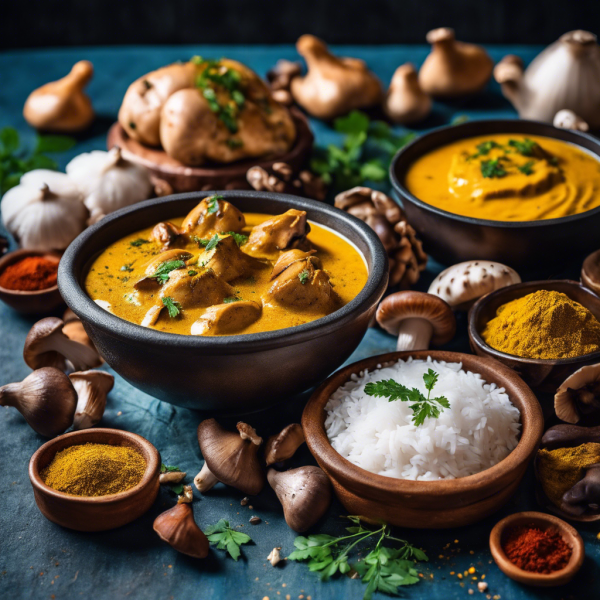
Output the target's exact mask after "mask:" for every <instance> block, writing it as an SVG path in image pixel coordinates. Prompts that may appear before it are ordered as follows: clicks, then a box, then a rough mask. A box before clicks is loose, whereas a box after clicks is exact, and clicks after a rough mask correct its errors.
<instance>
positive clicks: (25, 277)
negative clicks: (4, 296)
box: [0, 256, 58, 292]
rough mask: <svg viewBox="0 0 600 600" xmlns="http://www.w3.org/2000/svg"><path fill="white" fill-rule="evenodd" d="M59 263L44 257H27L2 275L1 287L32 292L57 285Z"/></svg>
mask: <svg viewBox="0 0 600 600" xmlns="http://www.w3.org/2000/svg"><path fill="white" fill-rule="evenodd" d="M57 273H58V262H56V261H53V260H49V259H47V258H44V257H43V256H27V257H25V258H23V259H21V260H19V261H17V262H16V263H13V264H12V265H8V267H6V268H5V269H4V270H3V271H2V273H0V287H3V288H5V289H7V290H19V291H23V292H32V291H36V290H45V289H47V288H50V287H52V286H54V285H56V276H57Z"/></svg>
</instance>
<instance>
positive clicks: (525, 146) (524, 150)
mask: <svg viewBox="0 0 600 600" xmlns="http://www.w3.org/2000/svg"><path fill="white" fill-rule="evenodd" d="M508 145H509V146H511V147H512V148H514V149H515V150H516V151H517V152H518V153H519V154H521V155H522V156H533V153H534V152H535V150H536V149H537V148H538V144H537V142H534V141H533V140H530V139H529V138H524V139H523V140H509V141H508Z"/></svg>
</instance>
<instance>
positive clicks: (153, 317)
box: [85, 196, 368, 336]
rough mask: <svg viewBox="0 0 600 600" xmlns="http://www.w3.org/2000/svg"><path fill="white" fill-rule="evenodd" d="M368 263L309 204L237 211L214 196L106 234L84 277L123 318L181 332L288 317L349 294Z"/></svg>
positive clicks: (322, 308)
mask: <svg viewBox="0 0 600 600" xmlns="http://www.w3.org/2000/svg"><path fill="white" fill-rule="evenodd" d="M367 277H368V273H367V268H366V265H365V261H364V259H363V257H362V255H361V254H360V253H359V252H358V250H357V249H356V248H355V247H354V246H353V245H352V244H351V243H350V242H348V241H347V240H346V239H344V238H342V237H341V236H339V235H338V234H336V233H334V232H333V231H331V230H329V229H327V228H325V227H323V226H320V225H316V224H313V223H309V222H308V219H307V215H306V212H304V211H299V210H295V209H290V210H288V211H287V212H285V213H283V214H281V215H275V216H272V215H265V214H258V213H245V214H244V213H242V212H240V211H239V210H238V209H237V208H236V207H235V206H234V205H233V204H231V203H229V202H227V201H226V200H224V199H223V198H222V197H221V196H211V197H209V198H205V199H204V200H202V201H201V202H200V203H199V204H198V205H197V206H196V207H195V208H194V209H193V210H192V211H191V212H190V213H189V214H188V215H186V216H185V217H183V218H182V217H179V218H174V219H171V220H170V221H164V222H161V223H157V224H156V225H154V226H153V227H150V228H148V229H144V230H142V231H138V232H136V233H134V234H131V235H128V236H126V237H125V238H123V239H121V240H119V241H117V242H115V243H113V244H111V245H110V246H109V247H108V248H106V249H105V250H104V251H103V252H102V253H101V254H100V255H99V256H98V257H97V258H96V259H95V261H94V262H93V264H92V266H91V267H90V270H89V272H88V274H87V278H86V282H85V287H86V291H87V293H88V294H89V295H90V297H91V298H92V299H93V300H94V301H96V302H97V303H98V304H99V305H100V306H102V307H103V308H105V309H107V310H110V312H112V313H113V314H115V315H116V316H118V317H121V318H123V319H125V320H127V321H131V322H133V323H137V324H139V325H142V326H145V327H151V328H153V329H156V330H159V331H166V332H169V333H178V334H187V335H208V336H221V335H234V334H241V333H257V332H261V331H272V330H276V329H283V328H286V327H294V326H297V325H302V324H303V323H308V322H310V321H314V320H316V319H319V318H321V317H324V316H326V315H328V314H330V313H332V312H334V311H335V310H337V309H339V308H341V307H342V306H344V305H345V304H347V303H348V302H350V301H351V300H352V299H353V298H354V297H355V296H356V295H357V294H358V293H359V292H360V291H361V289H362V288H363V287H364V285H365V283H366V281H367Z"/></svg>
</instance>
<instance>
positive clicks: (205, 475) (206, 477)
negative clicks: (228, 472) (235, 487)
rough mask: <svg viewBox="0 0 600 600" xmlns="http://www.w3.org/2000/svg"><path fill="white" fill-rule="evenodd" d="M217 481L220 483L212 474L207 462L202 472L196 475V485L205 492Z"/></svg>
mask: <svg viewBox="0 0 600 600" xmlns="http://www.w3.org/2000/svg"><path fill="white" fill-rule="evenodd" d="M217 483H219V480H218V479H217V478H216V477H215V476H214V475H213V474H212V471H211V470H210V469H209V468H208V465H207V464H206V462H205V463H204V466H203V467H202V469H201V470H200V473H198V475H196V477H194V485H195V486H196V488H197V489H198V491H199V492H201V493H204V492H208V490H210V489H211V488H213V487H214V486H215V484H217Z"/></svg>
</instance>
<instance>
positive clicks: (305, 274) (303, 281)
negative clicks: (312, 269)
mask: <svg viewBox="0 0 600 600" xmlns="http://www.w3.org/2000/svg"><path fill="white" fill-rule="evenodd" d="M309 277H310V273H309V272H308V269H304V271H302V272H301V273H299V274H298V279H299V280H300V283H301V284H302V285H306V283H307V282H308V279H309Z"/></svg>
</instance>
